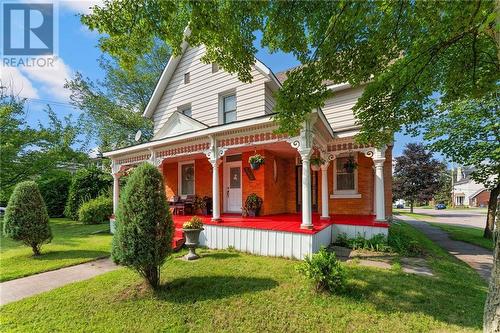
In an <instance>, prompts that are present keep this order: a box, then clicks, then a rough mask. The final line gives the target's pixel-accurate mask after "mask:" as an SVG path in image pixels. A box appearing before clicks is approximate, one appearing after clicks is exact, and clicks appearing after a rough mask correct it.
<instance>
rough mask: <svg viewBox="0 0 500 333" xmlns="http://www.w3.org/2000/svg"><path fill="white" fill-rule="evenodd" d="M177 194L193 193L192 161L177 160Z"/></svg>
mask: <svg viewBox="0 0 500 333" xmlns="http://www.w3.org/2000/svg"><path fill="white" fill-rule="evenodd" d="M179 178H180V180H179V194H180V195H188V194H194V161H190V162H179Z"/></svg>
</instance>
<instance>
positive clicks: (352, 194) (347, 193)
mask: <svg viewBox="0 0 500 333" xmlns="http://www.w3.org/2000/svg"><path fill="white" fill-rule="evenodd" d="M345 157H349V156H346V154H340V155H339V156H337V157H336V158H335V160H334V161H333V193H332V194H331V195H330V198H335V199H336V198H361V194H360V193H359V192H358V168H356V169H354V189H353V190H337V160H338V159H339V158H345ZM354 162H355V163H358V152H355V154H354Z"/></svg>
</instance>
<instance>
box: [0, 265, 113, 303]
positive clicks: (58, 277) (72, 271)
mask: <svg viewBox="0 0 500 333" xmlns="http://www.w3.org/2000/svg"><path fill="white" fill-rule="evenodd" d="M117 268H119V266H117V265H115V264H114V263H113V262H112V261H111V260H110V259H109V258H106V259H99V260H95V261H91V262H87V263H84V264H80V265H75V266H70V267H65V268H61V269H58V270H55V271H50V272H45V273H40V274H35V275H31V276H27V277H24V278H20V279H15V280H11V281H6V282H2V283H0V305H5V304H7V303H10V302H14V301H17V300H20V299H23V298H25V297H29V296H33V295H36V294H40V293H43V292H45V291H49V290H52V289H55V288H59V287H62V286H64V285H67V284H69V283H73V282H78V281H82V280H87V279H90V278H92V277H94V276H97V275H100V274H103V273H106V272H110V271H113V270H115V269H117Z"/></svg>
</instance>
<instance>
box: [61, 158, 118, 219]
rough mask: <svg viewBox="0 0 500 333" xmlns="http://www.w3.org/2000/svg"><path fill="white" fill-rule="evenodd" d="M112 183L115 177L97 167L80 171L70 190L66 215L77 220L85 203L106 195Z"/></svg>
mask: <svg viewBox="0 0 500 333" xmlns="http://www.w3.org/2000/svg"><path fill="white" fill-rule="evenodd" d="M112 183H113V177H111V175H110V174H108V173H105V172H104V171H102V170H101V169H98V168H96V167H95V166H93V167H89V168H85V169H80V170H78V171H77V172H76V174H75V176H74V177H73V180H72V182H71V186H70V188H69V195H68V201H67V203H66V207H65V209H64V215H65V216H67V217H69V218H71V219H73V220H77V219H78V209H79V208H80V206H81V205H82V204H83V203H84V202H85V201H88V200H90V199H94V198H97V197H98V196H100V195H103V194H106V193H107V192H108V191H110V189H111V185H112Z"/></svg>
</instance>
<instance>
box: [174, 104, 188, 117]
mask: <svg viewBox="0 0 500 333" xmlns="http://www.w3.org/2000/svg"><path fill="white" fill-rule="evenodd" d="M177 111H179V112H180V113H182V114H183V115H185V116H188V117H191V104H187V105H183V106H179V107H178V108H177Z"/></svg>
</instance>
